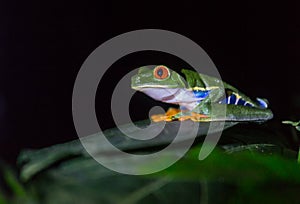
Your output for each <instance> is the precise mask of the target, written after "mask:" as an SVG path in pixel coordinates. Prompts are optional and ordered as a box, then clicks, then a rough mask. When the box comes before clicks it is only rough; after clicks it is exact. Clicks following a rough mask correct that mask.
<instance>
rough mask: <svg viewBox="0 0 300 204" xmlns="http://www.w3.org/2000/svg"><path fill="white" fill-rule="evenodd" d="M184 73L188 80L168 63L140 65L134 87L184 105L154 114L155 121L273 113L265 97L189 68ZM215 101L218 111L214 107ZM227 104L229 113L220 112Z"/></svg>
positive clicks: (253, 118)
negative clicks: (243, 90)
mask: <svg viewBox="0 0 300 204" xmlns="http://www.w3.org/2000/svg"><path fill="white" fill-rule="evenodd" d="M182 73H183V74H184V75H185V80H184V78H183V77H182V76H181V75H179V74H178V73H176V72H175V71H173V70H171V69H169V68H168V67H166V66H164V65H158V66H152V65H151V66H144V67H141V68H139V71H138V74H136V75H134V76H133V77H132V79H131V87H132V88H133V89H135V90H138V91H141V92H143V93H145V94H147V95H148V96H150V97H151V98H153V99H155V100H158V101H162V102H165V103H170V104H177V105H179V106H180V109H175V108H170V109H169V110H168V111H167V112H166V114H158V115H153V116H152V117H151V119H152V120H153V121H154V122H159V121H173V120H181V121H182V120H188V119H190V120H193V121H197V122H210V121H266V120H269V119H271V118H272V117H273V113H272V111H271V110H270V109H268V108H267V107H268V104H267V100H265V99H261V98H257V99H256V100H252V99H250V98H249V97H247V96H246V95H245V94H243V93H242V92H240V91H239V90H238V89H236V88H234V87H233V86H231V85H229V84H227V83H225V82H223V81H221V80H219V79H217V78H215V77H211V76H208V75H204V74H200V73H197V72H195V71H191V70H187V69H183V70H182ZM222 83H223V86H221V85H222ZM211 84H213V86H211ZM221 87H224V88H221ZM212 103H214V105H213V107H214V108H216V109H215V110H216V111H211V107H212V106H211V104H212ZM224 106H226V114H218V109H220V110H221V109H222V108H224ZM212 112H213V113H214V115H212ZM220 112H222V111H220Z"/></svg>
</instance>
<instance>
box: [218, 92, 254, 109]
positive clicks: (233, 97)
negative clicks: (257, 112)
mask: <svg viewBox="0 0 300 204" xmlns="http://www.w3.org/2000/svg"><path fill="white" fill-rule="evenodd" d="M220 103H222V104H234V105H240V106H250V107H254V105H253V104H252V103H251V102H248V101H245V100H244V99H242V98H241V97H239V96H238V95H237V94H236V93H234V92H232V93H231V94H230V95H229V96H226V98H224V99H223V100H222V101H221V102H220Z"/></svg>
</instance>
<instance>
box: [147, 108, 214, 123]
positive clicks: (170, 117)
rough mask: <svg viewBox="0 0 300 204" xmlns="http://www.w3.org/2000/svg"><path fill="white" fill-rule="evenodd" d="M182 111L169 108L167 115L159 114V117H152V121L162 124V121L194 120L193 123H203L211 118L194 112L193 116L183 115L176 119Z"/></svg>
mask: <svg viewBox="0 0 300 204" xmlns="http://www.w3.org/2000/svg"><path fill="white" fill-rule="evenodd" d="M180 112H181V110H180V109H176V108H169V110H168V111H167V112H166V114H157V115H152V116H151V119H152V121H153V122H161V121H166V122H170V121H174V120H179V121H185V120H192V121H201V120H202V119H203V118H209V117H208V116H207V115H204V114H200V113H195V112H192V113H191V115H182V116H180V117H175V116H176V115H177V114H178V113H180Z"/></svg>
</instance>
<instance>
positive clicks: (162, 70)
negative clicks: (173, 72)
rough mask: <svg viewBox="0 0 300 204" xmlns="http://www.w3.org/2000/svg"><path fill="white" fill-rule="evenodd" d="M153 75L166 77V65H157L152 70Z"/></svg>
mask: <svg viewBox="0 0 300 204" xmlns="http://www.w3.org/2000/svg"><path fill="white" fill-rule="evenodd" d="M153 74H154V77H155V78H157V79H166V78H168V77H169V76H170V72H169V69H168V68H167V67H166V66H163V65H159V66H157V67H155V69H154V71H153Z"/></svg>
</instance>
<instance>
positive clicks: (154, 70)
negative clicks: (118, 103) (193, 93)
mask: <svg viewBox="0 0 300 204" xmlns="http://www.w3.org/2000/svg"><path fill="white" fill-rule="evenodd" d="M131 87H132V88H133V89H135V90H139V91H141V90H142V89H148V88H150V89H153V88H161V89H166V88H167V89H173V88H174V89H175V88H185V87H186V86H185V83H184V82H183V78H182V77H181V76H180V75H179V74H177V73H176V72H175V71H173V70H170V69H169V68H168V67H166V66H163V65H158V66H156V65H151V66H144V67H141V68H139V71H138V74H136V75H134V76H133V77H132V78H131Z"/></svg>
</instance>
